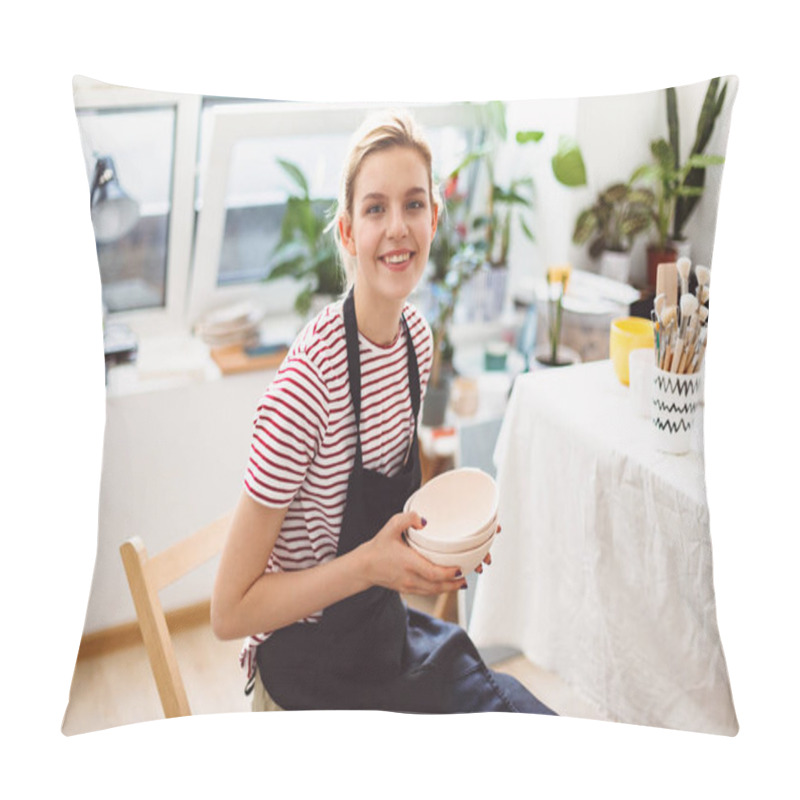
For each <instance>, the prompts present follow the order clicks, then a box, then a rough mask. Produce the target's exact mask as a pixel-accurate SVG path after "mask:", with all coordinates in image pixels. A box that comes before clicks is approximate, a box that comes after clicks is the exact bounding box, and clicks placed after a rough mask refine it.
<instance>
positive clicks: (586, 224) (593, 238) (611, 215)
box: [572, 181, 655, 282]
mask: <svg viewBox="0 0 800 800" xmlns="http://www.w3.org/2000/svg"><path fill="white" fill-rule="evenodd" d="M654 202H655V195H654V194H653V192H652V191H651V190H650V189H645V188H637V187H635V186H634V185H633V183H632V182H631V181H629V182H627V183H613V184H611V185H610V186H607V187H606V188H605V189H603V190H602V191H601V192H599V194H598V195H597V199H596V200H595V202H594V204H593V205H592V206H590V207H588V208H585V209H584V210H583V211H581V213H580V214H579V215H578V218H577V220H576V221H575V229H574V231H573V234H572V241H573V243H574V244H577V245H583V244H586V243H587V242H588V243H589V256H590V257H591V258H592V259H598V258H599V259H600V272H601V274H603V275H606V276H608V277H610V278H614V279H615V280H619V281H622V282H627V281H628V279H629V277H630V252H631V248H632V246H633V242H634V240H635V239H636V237H637V236H640V235H641V234H643V233H644V232H645V231H647V230H648V229H649V228H650V226H651V224H652V221H653V218H652V208H653V204H654Z"/></svg>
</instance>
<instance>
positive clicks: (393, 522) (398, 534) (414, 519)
mask: <svg viewBox="0 0 800 800" xmlns="http://www.w3.org/2000/svg"><path fill="white" fill-rule="evenodd" d="M424 524H425V523H424V521H423V519H422V517H420V515H419V514H417V513H416V512H415V511H407V512H404V513H402V514H395V515H394V516H393V517H391V518H390V519H389V521H388V522H387V523H386V524H385V525H384V526H383V528H381V529H380V530H379V531H378V533H376V534H375V536H373V538H372V539H370V540H369V541H368V542H365V543H364V544H362V545H361V546H360V548H359V549H360V550H361V554H362V556H363V557H364V559H365V569H366V571H367V576H368V579H369V582H370V583H371V584H376V585H378V586H385V587H386V588H388V589H394V590H395V591H397V592H402V593H404V594H420V595H433V594H441V593H442V592H452V591H454V590H456V589H460V588H462V587H464V586H466V585H467V584H466V580H465V578H464V576H463V575H461V572H460V570H459V569H458V567H440V566H438V565H437V564H432V563H431V562H430V561H428V559H427V558H424V557H423V556H421V555H420V554H419V553H417V552H416V550H414V549H413V548H411V547H409V546H408V545H407V544H406V543H405V541H404V540H403V532H404V531H405V530H406V529H407V528H422V527H423V526H424ZM487 563H488V562H487Z"/></svg>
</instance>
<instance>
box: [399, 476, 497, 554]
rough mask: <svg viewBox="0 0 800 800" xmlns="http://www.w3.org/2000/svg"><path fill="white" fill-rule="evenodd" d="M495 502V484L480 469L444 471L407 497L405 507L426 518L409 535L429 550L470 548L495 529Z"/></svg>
mask: <svg viewBox="0 0 800 800" xmlns="http://www.w3.org/2000/svg"><path fill="white" fill-rule="evenodd" d="M497 503H498V492H497V485H496V484H495V481H494V479H493V478H492V476H491V475H489V474H488V473H486V472H483V470H479V469H475V468H472V467H463V468H461V469H455V470H450V471H449V472H444V473H442V474H441V475H438V476H437V477H435V478H433V479H432V480H430V481H428V482H427V483H426V484H424V485H423V486H422V487H421V488H420V489H418V490H417V491H416V492H415V493H414V494H413V495H412V496H411V497H410V498H409V499H408V502H407V503H406V510H407V511H416V512H417V513H418V514H419V515H420V516H422V517H424V518H425V519H426V521H427V524H426V526H425V527H424V528H420V529H415V528H412V529H410V530H409V532H408V534H409V536H411V537H413V538H414V540H415V541H416V542H417V543H418V544H420V545H421V546H422V547H425V548H427V549H430V550H435V551H440V552H441V551H442V550H445V551H449V552H456V551H459V550H462V551H463V550H469V549H470V548H472V547H476V546H477V545H478V544H479V543H480V542H481V541H482V540H483V539H484V538H485V535H488V534H489V533H491V532H493V530H494V528H496V523H497Z"/></svg>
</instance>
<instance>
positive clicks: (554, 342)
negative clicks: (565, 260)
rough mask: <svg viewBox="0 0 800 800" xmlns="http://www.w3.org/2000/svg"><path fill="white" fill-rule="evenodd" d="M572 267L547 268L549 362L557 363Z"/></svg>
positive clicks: (564, 265) (567, 265)
mask: <svg viewBox="0 0 800 800" xmlns="http://www.w3.org/2000/svg"><path fill="white" fill-rule="evenodd" d="M571 272H572V267H571V266H570V265H569V264H563V265H560V266H556V267H550V268H549V269H548V270H547V321H548V331H547V332H548V341H549V343H550V363H551V364H557V363H558V345H559V342H560V340H561V314H562V310H563V307H564V304H563V300H564V295H565V294H566V292H567V285H568V284H569V276H570V273H571Z"/></svg>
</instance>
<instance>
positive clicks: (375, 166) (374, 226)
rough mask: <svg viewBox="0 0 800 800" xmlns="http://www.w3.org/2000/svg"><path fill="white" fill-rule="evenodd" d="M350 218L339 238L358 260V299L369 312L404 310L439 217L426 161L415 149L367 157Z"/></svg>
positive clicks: (345, 220)
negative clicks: (403, 306) (399, 307)
mask: <svg viewBox="0 0 800 800" xmlns="http://www.w3.org/2000/svg"><path fill="white" fill-rule="evenodd" d="M348 212H349V213H347V214H345V215H343V217H342V218H341V219H340V221H339V226H340V227H339V232H340V234H341V240H342V244H343V245H344V247H345V249H346V250H347V252H348V253H349V254H350V255H351V256H354V257H355V260H356V286H357V292H358V294H359V295H361V297H362V299H363V301H364V304H365V305H366V306H369V307H375V308H386V307H387V305H391V306H396V305H397V304H398V303H400V304H402V303H403V302H404V301H405V300H406V298H407V297H408V296H409V295H410V294H411V292H412V291H413V289H414V287H415V286H416V285H417V283H418V282H419V280H420V278H421V277H422V273H423V271H424V270H425V266H426V265H427V263H428V255H429V253H430V247H431V242H432V240H433V235H434V233H435V232H436V222H437V217H438V214H437V209H436V206H435V205H434V203H433V201H432V197H431V191H430V175H429V174H428V169H427V167H426V165H425V162H424V160H423V158H422V156H421V155H420V154H419V153H418V152H417V151H416V150H414V149H413V148H411V147H390V148H388V149H385V150H379V151H377V152H374V153H372V154H370V155H369V156H367V157H366V158H365V159H364V161H363V162H362V164H361V167H360V169H359V171H358V175H357V176H356V180H355V185H354V190H353V202H352V208H351V209H348Z"/></svg>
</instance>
